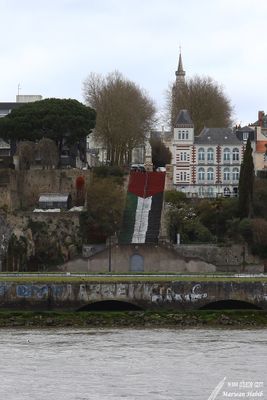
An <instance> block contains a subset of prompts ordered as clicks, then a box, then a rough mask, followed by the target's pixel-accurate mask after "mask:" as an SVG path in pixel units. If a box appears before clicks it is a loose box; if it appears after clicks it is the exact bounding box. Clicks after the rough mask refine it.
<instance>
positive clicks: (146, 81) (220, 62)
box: [0, 0, 267, 125]
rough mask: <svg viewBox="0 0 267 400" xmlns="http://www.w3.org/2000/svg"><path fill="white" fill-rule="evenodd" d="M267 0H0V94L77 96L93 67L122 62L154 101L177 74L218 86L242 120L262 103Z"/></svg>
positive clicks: (1, 97)
mask: <svg viewBox="0 0 267 400" xmlns="http://www.w3.org/2000/svg"><path fill="white" fill-rule="evenodd" d="M266 32H267V1H266V0H254V1H252V0H201V1H200V0H161V1H160V0H135V1H134V0H23V1H22V0H0V33H1V40H0V49H1V51H0V60H1V62H0V72H1V75H0V101H2V102H3V101H15V96H16V94H17V90H18V89H17V88H18V84H19V83H20V86H21V90H20V93H21V94H41V95H42V96H43V97H44V98H45V97H59V98H75V99H77V100H79V101H83V96H82V82H83V81H84V79H85V78H86V77H87V76H88V75H89V73H90V72H96V73H101V74H107V73H109V72H111V71H114V70H118V71H120V72H121V73H122V74H123V75H124V76H125V77H127V78H129V79H131V80H133V81H134V82H135V83H137V84H138V85H139V86H141V87H142V88H144V89H145V90H146V91H147V92H148V94H149V95H150V96H151V97H152V98H153V99H154V100H155V102H156V104H157V106H158V108H159V109H161V108H163V107H164V104H165V91H166V89H167V88H168V85H169V83H170V82H172V81H173V80H174V78H175V75H174V72H175V70H176V69H177V63H178V56H179V46H180V45H181V47H182V57H183V65H184V69H185V71H186V76H187V77H192V76H194V75H205V76H207V75H209V76H211V77H212V78H213V79H214V80H216V81H217V82H218V83H219V84H221V85H222V86H223V88H224V91H225V93H226V94H227V96H228V97H229V98H230V99H231V102H232V104H233V106H234V110H235V116H234V117H235V120H236V121H238V122H241V124H242V125H244V124H247V123H250V122H254V121H256V120H257V112H258V110H265V111H266V112H267V104H266V103H267V102H266V100H267V34H266Z"/></svg>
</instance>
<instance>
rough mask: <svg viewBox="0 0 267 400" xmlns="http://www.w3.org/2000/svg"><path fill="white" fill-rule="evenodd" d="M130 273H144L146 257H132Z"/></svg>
mask: <svg viewBox="0 0 267 400" xmlns="http://www.w3.org/2000/svg"><path fill="white" fill-rule="evenodd" d="M130 271H131V272H144V257H143V256H141V255H140V254H133V255H131V257H130Z"/></svg>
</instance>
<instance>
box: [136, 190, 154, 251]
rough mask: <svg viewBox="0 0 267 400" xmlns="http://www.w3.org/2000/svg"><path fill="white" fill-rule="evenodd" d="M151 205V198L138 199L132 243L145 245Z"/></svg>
mask: <svg viewBox="0 0 267 400" xmlns="http://www.w3.org/2000/svg"><path fill="white" fill-rule="evenodd" d="M151 204H152V196H151V197H146V198H145V199H144V198H142V197H138V202H137V207H136V212H135V224H134V233H133V237H132V243H145V240H146V232H147V228H148V216H149V211H150V210H151Z"/></svg>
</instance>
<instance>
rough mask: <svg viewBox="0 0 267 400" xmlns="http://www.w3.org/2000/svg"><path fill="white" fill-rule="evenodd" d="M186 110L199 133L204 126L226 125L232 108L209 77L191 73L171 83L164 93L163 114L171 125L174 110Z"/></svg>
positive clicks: (229, 120)
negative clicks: (165, 113)
mask: <svg viewBox="0 0 267 400" xmlns="http://www.w3.org/2000/svg"><path fill="white" fill-rule="evenodd" d="M182 109H186V110H188V111H189V112H190V115H191V118H192V120H193V122H194V125H195V132H196V134H199V133H200V131H201V130H202V129H203V128H204V127H216V128H219V127H228V126H230V125H231V124H232V120H231V114H232V107H231V104H230V100H229V99H228V98H227V96H226V95H225V94H224V92H223V88H222V87H221V86H220V85H218V83H217V82H215V81H214V80H213V79H212V78H210V77H200V76H195V77H193V78H191V79H189V80H187V81H186V82H185V83H183V84H178V85H177V84H174V85H173V86H172V87H171V88H169V90H168V92H167V114H168V119H169V121H170V124H171V126H172V127H174V124H175V119H176V117H177V115H178V112H179V111H180V110H182Z"/></svg>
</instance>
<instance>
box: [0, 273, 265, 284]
mask: <svg viewBox="0 0 267 400" xmlns="http://www.w3.org/2000/svg"><path fill="white" fill-rule="evenodd" d="M1 282H13V283H19V284H23V283H24V284H27V283H28V284H29V283H36V284H57V283H58V284H60V283H74V284H75V283H76V284H78V283H108V282H110V283H127V282H141V283H144V282H149V283H151V282H155V283H160V282H162V283H165V282H237V283H239V282H242V283H243V282H267V276H262V277H257V276H256V277H254V276H248V277H244V276H240V277H233V276H227V275H223V276H217V275H216V276H213V275H203V276H201V275H194V274H192V275H190V276H179V275H175V276H174V275H170V276H168V275H162V276H161V275H158V276H149V275H145V276H140V275H139V276H133V275H129V276H121V275H120V274H117V275H116V276H114V275H113V274H112V275H111V276H109V275H108V274H107V275H103V276H95V275H93V274H92V275H87V276H68V275H66V276H65V275H62V276H51V275H50V276H23V275H20V276H16V274H14V276H8V277H5V276H1V274H0V283H1Z"/></svg>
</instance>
